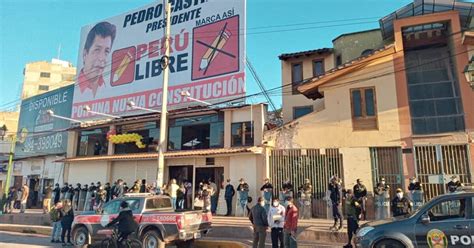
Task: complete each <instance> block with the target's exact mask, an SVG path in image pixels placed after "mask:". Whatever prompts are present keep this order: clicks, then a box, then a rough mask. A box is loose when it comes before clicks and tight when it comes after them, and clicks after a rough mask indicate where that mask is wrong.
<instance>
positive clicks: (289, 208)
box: [5, 175, 463, 247]
mask: <svg viewBox="0 0 474 248" xmlns="http://www.w3.org/2000/svg"><path fill="white" fill-rule="evenodd" d="M462 186H463V184H462V183H461V182H460V181H459V180H458V178H457V176H452V178H451V181H450V182H449V183H448V184H447V185H446V187H447V190H448V192H456V191H457V190H459V189H460V188H461V187H462ZM312 188H313V187H312V185H311V182H310V180H309V179H305V180H304V183H303V184H302V185H300V186H299V187H298V188H297V191H296V193H294V190H295V189H294V187H293V184H292V183H291V181H290V180H288V179H287V180H285V181H284V182H283V184H282V188H281V190H280V191H279V193H278V196H276V193H275V191H274V188H273V185H272V184H271V183H270V180H269V179H268V178H266V179H264V180H263V184H262V186H261V187H260V192H261V194H260V196H259V197H258V200H257V203H256V204H255V206H253V207H252V208H251V207H250V203H251V202H252V197H251V196H250V195H249V192H250V186H249V184H248V183H247V182H246V181H245V180H244V179H243V178H241V179H240V180H239V183H238V185H237V186H236V187H235V188H234V185H232V183H231V180H230V179H227V180H226V183H225V184H224V183H222V184H221V185H220V187H219V188H218V186H217V185H216V182H215V181H214V180H212V179H208V180H203V181H201V182H199V186H198V187H197V190H196V192H195V198H194V199H192V197H193V190H194V188H193V185H192V183H191V182H190V181H183V182H179V183H178V182H177V180H176V179H171V180H170V182H169V183H165V184H163V185H162V186H161V187H156V185H155V184H154V183H153V184H147V182H146V180H145V179H142V180H136V181H135V182H134V184H133V185H132V186H131V187H128V186H127V184H126V182H124V180H122V179H118V180H117V181H116V182H114V183H113V184H112V185H111V184H110V183H105V184H101V182H97V183H93V182H92V183H90V184H89V185H87V184H85V185H81V184H79V183H78V184H77V185H76V187H73V186H72V185H70V184H68V183H64V186H63V187H60V186H59V184H56V185H55V187H54V188H52V187H51V186H48V187H46V188H45V190H44V195H43V211H44V213H50V215H51V220H52V222H53V234H52V242H62V243H66V242H65V241H66V240H67V242H69V241H70V226H71V223H72V219H73V216H74V212H73V211H74V210H75V211H84V210H86V211H88V210H89V211H90V210H98V209H99V210H100V209H101V208H102V207H103V206H104V204H105V203H106V202H108V201H110V200H112V199H115V198H117V197H122V196H124V194H126V193H152V194H163V195H168V196H169V197H170V198H171V205H172V207H173V209H175V210H181V209H191V208H192V207H193V206H194V209H196V210H204V211H210V212H212V214H213V215H215V214H216V213H217V211H218V202H220V199H219V198H220V197H222V201H223V202H224V203H225V205H226V206H225V208H224V206H222V205H219V209H220V210H222V212H221V213H220V214H222V215H225V216H230V215H232V214H233V200H234V197H235V196H237V199H236V202H237V204H236V210H235V215H236V216H248V217H249V218H250V221H251V222H252V224H253V226H254V247H262V246H261V245H262V242H264V241H262V240H265V235H266V230H267V229H268V228H270V229H271V236H272V244H273V247H283V245H284V244H285V247H293V246H292V245H296V229H297V219H298V218H311V205H312V204H311V201H312V197H313V195H312ZM390 190H391V189H390V186H389V184H387V183H386V181H385V179H384V178H381V179H380V180H379V182H378V183H377V185H376V187H375V188H374V191H373V192H374V201H375V205H376V215H377V214H379V213H378V212H377V210H381V211H379V212H380V213H382V214H381V216H382V217H383V216H385V217H388V215H389V214H391V216H393V217H397V216H403V215H407V214H409V213H410V212H411V211H412V210H413V203H414V202H415V203H416V201H417V199H415V198H416V197H417V195H416V194H413V193H414V192H422V185H421V183H420V182H418V180H417V179H416V178H414V177H413V178H411V179H410V184H409V185H408V191H409V192H410V194H409V196H407V195H405V194H404V191H403V190H402V189H401V188H397V189H396V191H395V197H394V198H392V199H390V198H389V197H390ZM219 193H220V194H219ZM28 196H29V187H28V186H27V184H24V185H22V187H20V188H18V189H16V188H14V187H11V188H10V191H9V194H8V196H7V204H6V205H5V213H11V212H12V209H13V208H19V209H20V213H24V212H25V209H26V202H27V199H28ZM367 196H368V190H367V188H366V187H365V185H364V184H363V182H362V180H361V179H357V181H356V184H355V185H354V186H353V187H352V188H351V189H344V188H343V186H342V180H341V179H340V178H339V177H338V176H336V175H335V176H333V177H331V178H330V180H329V184H328V193H327V200H328V207H329V209H330V211H331V212H332V216H333V218H334V224H333V226H331V228H330V229H331V230H334V231H338V230H340V229H341V228H342V226H343V215H342V204H345V206H344V207H345V208H344V209H345V216H346V220H347V231H348V238H349V241H348V244H347V245H346V246H345V247H352V245H351V240H352V237H353V235H354V234H355V233H356V231H357V229H358V228H359V221H360V220H366V219H367V209H366V204H367ZM418 197H419V199H418V200H419V201H422V199H423V197H422V195H421V197H420V196H418ZM295 199H297V200H295ZM193 201H194V204H193ZM377 201H383V202H382V203H378V202H377ZM387 203H388V204H387ZM219 204H221V203H219ZM51 205H52V206H53V207H52V208H51ZM379 205H380V206H383V207H379V208H378V209H377V206H379ZM298 208H299V210H300V211H299V210H298ZM71 216H72V217H71ZM376 217H377V216H376ZM379 217H380V216H379ZM382 217H380V218H382ZM377 218H378V217H377ZM60 236H61V241H59V237H60ZM65 237H66V238H67V239H66V240H65ZM279 244H280V246H279Z"/></svg>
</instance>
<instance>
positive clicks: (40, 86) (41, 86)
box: [38, 85, 49, 91]
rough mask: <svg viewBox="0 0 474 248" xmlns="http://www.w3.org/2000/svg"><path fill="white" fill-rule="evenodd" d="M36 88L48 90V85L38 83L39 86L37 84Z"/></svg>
mask: <svg viewBox="0 0 474 248" xmlns="http://www.w3.org/2000/svg"><path fill="white" fill-rule="evenodd" d="M38 90H45V91H48V90H49V86H48V85H39V86H38Z"/></svg>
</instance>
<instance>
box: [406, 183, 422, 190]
mask: <svg viewBox="0 0 474 248" xmlns="http://www.w3.org/2000/svg"><path fill="white" fill-rule="evenodd" d="M408 190H409V191H414V190H421V183H420V182H414V183H410V184H409V185H408Z"/></svg>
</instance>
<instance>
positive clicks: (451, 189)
mask: <svg viewBox="0 0 474 248" xmlns="http://www.w3.org/2000/svg"><path fill="white" fill-rule="evenodd" d="M460 187H462V183H461V182H459V181H456V182H453V181H451V182H449V183H448V190H449V192H450V193H453V192H456V190H458V188H460Z"/></svg>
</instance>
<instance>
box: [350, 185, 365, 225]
mask: <svg viewBox="0 0 474 248" xmlns="http://www.w3.org/2000/svg"><path fill="white" fill-rule="evenodd" d="M353 190H354V198H355V199H356V200H357V202H358V203H359V205H360V209H361V211H362V216H363V217H362V219H363V220H365V219H366V210H365V203H366V201H367V188H366V187H365V185H364V184H363V183H362V180H361V179H357V184H356V185H354V188H353Z"/></svg>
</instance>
